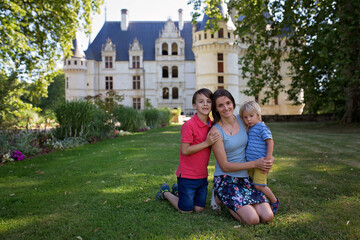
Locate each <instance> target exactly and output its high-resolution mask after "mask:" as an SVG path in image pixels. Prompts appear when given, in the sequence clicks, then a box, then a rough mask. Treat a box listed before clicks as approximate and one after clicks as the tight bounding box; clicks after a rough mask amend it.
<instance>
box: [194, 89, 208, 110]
mask: <svg viewBox="0 0 360 240" xmlns="http://www.w3.org/2000/svg"><path fill="white" fill-rule="evenodd" d="M193 107H194V109H195V110H196V111H197V112H198V113H199V114H203V115H209V113H210V111H211V99H210V98H208V97H206V96H205V95H203V94H198V95H196V100H195V104H193Z"/></svg>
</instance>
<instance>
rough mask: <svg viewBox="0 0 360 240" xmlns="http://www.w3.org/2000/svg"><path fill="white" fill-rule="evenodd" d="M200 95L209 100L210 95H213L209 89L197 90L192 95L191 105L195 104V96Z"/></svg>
mask: <svg viewBox="0 0 360 240" xmlns="http://www.w3.org/2000/svg"><path fill="white" fill-rule="evenodd" d="M200 94H202V95H204V96H205V97H207V98H210V99H211V98H212V95H213V93H212V92H211V91H210V90H209V89H207V88H201V89H199V90H197V91H196V92H195V93H194V94H193V98H192V104H196V96H197V95H200Z"/></svg>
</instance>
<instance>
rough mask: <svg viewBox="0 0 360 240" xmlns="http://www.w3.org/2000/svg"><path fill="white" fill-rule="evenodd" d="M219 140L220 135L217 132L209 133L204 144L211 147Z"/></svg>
mask: <svg viewBox="0 0 360 240" xmlns="http://www.w3.org/2000/svg"><path fill="white" fill-rule="evenodd" d="M219 138H220V133H218V132H209V133H208V135H207V137H206V140H205V142H206V143H207V144H208V145H209V146H211V145H213V144H214V143H215V142H216V141H217V140H219Z"/></svg>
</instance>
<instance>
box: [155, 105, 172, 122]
mask: <svg viewBox="0 0 360 240" xmlns="http://www.w3.org/2000/svg"><path fill="white" fill-rule="evenodd" d="M158 111H159V114H160V117H159V124H160V126H167V125H169V124H170V123H171V118H172V116H171V113H170V110H169V109H168V108H160V109H158Z"/></svg>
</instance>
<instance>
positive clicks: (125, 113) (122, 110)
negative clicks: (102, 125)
mask: <svg viewBox="0 0 360 240" xmlns="http://www.w3.org/2000/svg"><path fill="white" fill-rule="evenodd" d="M113 114H114V117H115V119H116V121H118V122H119V123H120V127H119V129H120V130H124V131H129V132H136V131H138V130H139V129H141V128H143V127H145V120H144V117H143V115H142V114H141V113H140V112H139V111H138V110H136V109H133V108H132V107H124V106H118V107H116V108H115V109H114V112H113Z"/></svg>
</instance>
